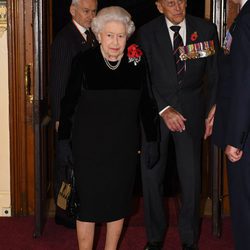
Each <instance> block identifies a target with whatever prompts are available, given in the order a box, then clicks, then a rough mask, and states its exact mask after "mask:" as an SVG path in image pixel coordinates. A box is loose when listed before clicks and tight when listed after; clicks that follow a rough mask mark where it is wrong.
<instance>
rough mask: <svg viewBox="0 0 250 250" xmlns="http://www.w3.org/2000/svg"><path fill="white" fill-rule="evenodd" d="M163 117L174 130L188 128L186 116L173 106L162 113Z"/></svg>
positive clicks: (179, 130)
mask: <svg viewBox="0 0 250 250" xmlns="http://www.w3.org/2000/svg"><path fill="white" fill-rule="evenodd" d="M161 117H162V119H163V120H164V122H165V124H166V125H167V127H168V128H169V129H170V130H171V131H172V132H182V131H184V130H185V129H186V127H185V123H184V122H185V121H186V118H184V117H183V116H182V115H181V114H180V113H179V112H177V111H176V110H175V109H173V108H172V107H169V108H168V109H166V110H165V111H164V112H163V113H162V114H161Z"/></svg>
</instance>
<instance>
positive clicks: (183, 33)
mask: <svg viewBox="0 0 250 250" xmlns="http://www.w3.org/2000/svg"><path fill="white" fill-rule="evenodd" d="M166 24H167V27H168V32H169V36H170V40H171V43H172V47H173V48H174V31H173V30H171V29H170V27H171V26H180V27H181V28H180V31H179V34H180V36H181V38H182V41H183V44H184V45H186V40H187V39H186V34H187V28H186V20H185V19H184V20H183V21H182V22H181V23H179V24H178V25H176V24H173V23H171V22H170V21H169V20H168V19H167V18H166ZM170 107H171V106H167V107H165V108H164V109H162V110H161V111H160V112H159V115H161V114H162V113H163V112H164V111H165V110H166V109H168V108H170Z"/></svg>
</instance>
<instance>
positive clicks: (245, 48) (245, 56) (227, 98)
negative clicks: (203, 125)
mask: <svg viewBox="0 0 250 250" xmlns="http://www.w3.org/2000/svg"><path fill="white" fill-rule="evenodd" d="M230 33H231V35H232V37H233V39H232V44H231V50H230V54H229V55H224V53H221V54H220V60H219V62H220V63H219V65H220V78H219V91H218V97H217V109H216V114H215V123H214V132H213V140H214V142H215V144H217V145H218V146H220V147H222V148H224V147H225V146H226V145H232V146H234V147H237V148H242V147H243V146H244V145H243V144H244V141H245V140H246V136H247V134H248V132H249V128H250V2H249V1H247V2H246V4H245V5H244V6H243V8H242V9H241V11H240V13H239V15H238V16H237V18H236V19H235V21H234V23H233V25H232V27H231V28H230Z"/></svg>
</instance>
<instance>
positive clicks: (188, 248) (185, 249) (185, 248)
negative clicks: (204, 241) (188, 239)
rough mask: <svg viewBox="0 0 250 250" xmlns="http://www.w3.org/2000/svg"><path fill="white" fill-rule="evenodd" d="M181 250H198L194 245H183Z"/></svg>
mask: <svg viewBox="0 0 250 250" xmlns="http://www.w3.org/2000/svg"><path fill="white" fill-rule="evenodd" d="M182 250H199V249H198V246H197V245H196V244H183V245H182Z"/></svg>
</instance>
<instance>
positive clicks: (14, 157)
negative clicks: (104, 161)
mask: <svg viewBox="0 0 250 250" xmlns="http://www.w3.org/2000/svg"><path fill="white" fill-rule="evenodd" d="M32 34H33V33H32V0H25V1H24V0H23V1H14V0H12V1H8V49H9V93H10V155H11V158H10V165H11V205H12V210H13V211H12V214H13V215H28V214H32V213H33V211H34V134H33V108H32V103H29V101H28V99H27V96H26V90H25V65H27V64H31V65H33V37H32ZM31 81H33V72H32V71H31ZM31 91H32V90H31Z"/></svg>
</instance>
